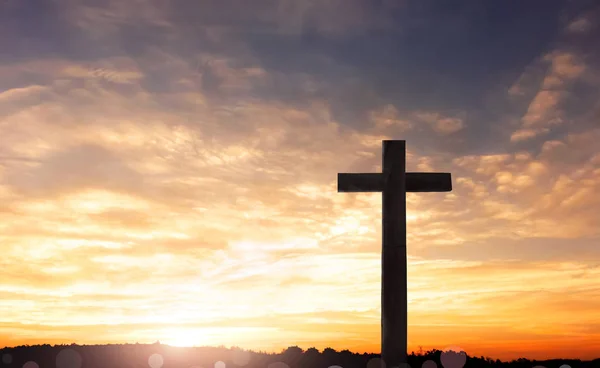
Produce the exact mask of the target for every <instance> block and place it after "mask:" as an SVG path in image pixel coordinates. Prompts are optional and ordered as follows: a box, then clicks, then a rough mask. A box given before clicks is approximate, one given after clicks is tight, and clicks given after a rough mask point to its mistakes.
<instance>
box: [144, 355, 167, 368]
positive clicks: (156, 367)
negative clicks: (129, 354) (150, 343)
mask: <svg viewBox="0 0 600 368" xmlns="http://www.w3.org/2000/svg"><path fill="white" fill-rule="evenodd" d="M163 364H165V360H164V359H163V357H162V355H160V354H157V353H154V354H152V355H150V357H149V358H148V365H149V366H150V368H162V366H163Z"/></svg>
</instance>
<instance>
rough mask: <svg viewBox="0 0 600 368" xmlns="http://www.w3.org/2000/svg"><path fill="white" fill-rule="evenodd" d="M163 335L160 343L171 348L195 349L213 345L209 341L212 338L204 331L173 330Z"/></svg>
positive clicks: (166, 331)
mask: <svg viewBox="0 0 600 368" xmlns="http://www.w3.org/2000/svg"><path fill="white" fill-rule="evenodd" d="M161 335H162V336H164V337H163V338H162V339H160V341H161V342H162V343H164V344H167V345H171V346H177V347H194V346H203V345H211V341H209V340H210V338H209V337H210V336H208V335H207V334H206V333H205V332H204V331H202V329H190V328H173V329H168V330H165V331H164V332H163V333H162V334H161Z"/></svg>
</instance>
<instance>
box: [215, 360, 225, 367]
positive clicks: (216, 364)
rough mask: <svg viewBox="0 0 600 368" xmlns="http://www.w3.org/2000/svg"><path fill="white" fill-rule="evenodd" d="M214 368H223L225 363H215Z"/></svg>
mask: <svg viewBox="0 0 600 368" xmlns="http://www.w3.org/2000/svg"><path fill="white" fill-rule="evenodd" d="M215 368H225V362H222V361H220V360H219V361H218V362H216V363H215Z"/></svg>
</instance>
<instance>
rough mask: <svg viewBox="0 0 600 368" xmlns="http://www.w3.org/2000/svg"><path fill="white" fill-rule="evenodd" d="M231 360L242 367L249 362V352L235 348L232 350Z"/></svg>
mask: <svg viewBox="0 0 600 368" xmlns="http://www.w3.org/2000/svg"><path fill="white" fill-rule="evenodd" d="M231 360H232V361H233V364H235V365H237V366H239V367H244V366H246V365H248V363H250V352H248V351H244V350H237V349H236V350H234V351H233V357H232V358H231Z"/></svg>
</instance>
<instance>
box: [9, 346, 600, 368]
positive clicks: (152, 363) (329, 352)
mask: <svg viewBox="0 0 600 368" xmlns="http://www.w3.org/2000/svg"><path fill="white" fill-rule="evenodd" d="M0 356H1V363H0V367H1V368H121V367H123V368H213V367H214V368H229V367H244V368H334V367H335V368H340V367H341V368H383V367H384V365H382V364H381V361H380V355H379V354H367V353H364V354H358V353H353V352H351V351H349V350H342V351H336V350H334V349H332V348H325V349H324V350H323V351H322V352H321V351H319V350H317V349H316V348H310V349H307V350H306V351H304V350H303V349H301V348H299V347H298V346H290V347H288V348H287V349H284V350H283V351H282V352H281V353H266V352H261V351H259V352H255V351H251V350H244V349H241V348H239V347H232V348H226V347H223V346H220V347H173V346H169V345H164V344H160V343H159V342H156V343H154V344H137V343H136V344H108V345H76V344H71V345H48V344H44V345H33V346H29V345H23V346H17V347H10V348H9V347H5V348H3V349H0ZM408 364H409V365H410V367H412V368H421V367H423V368H436V367H443V368H463V367H513V368H532V367H536V366H543V367H546V368H550V367H556V368H559V367H561V366H563V365H568V366H570V367H571V368H577V367H582V368H583V367H589V368H592V367H600V359H595V360H593V361H581V360H573V359H554V360H546V361H536V360H528V359H524V358H520V359H517V360H512V361H510V362H503V361H500V360H498V359H497V360H492V359H490V358H487V357H472V356H469V355H468V354H467V353H466V352H464V351H462V352H454V351H444V352H443V351H441V350H438V349H433V350H429V351H427V352H421V353H418V354H415V353H414V352H413V353H411V354H410V355H409V356H408ZM563 368H566V367H563Z"/></svg>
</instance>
